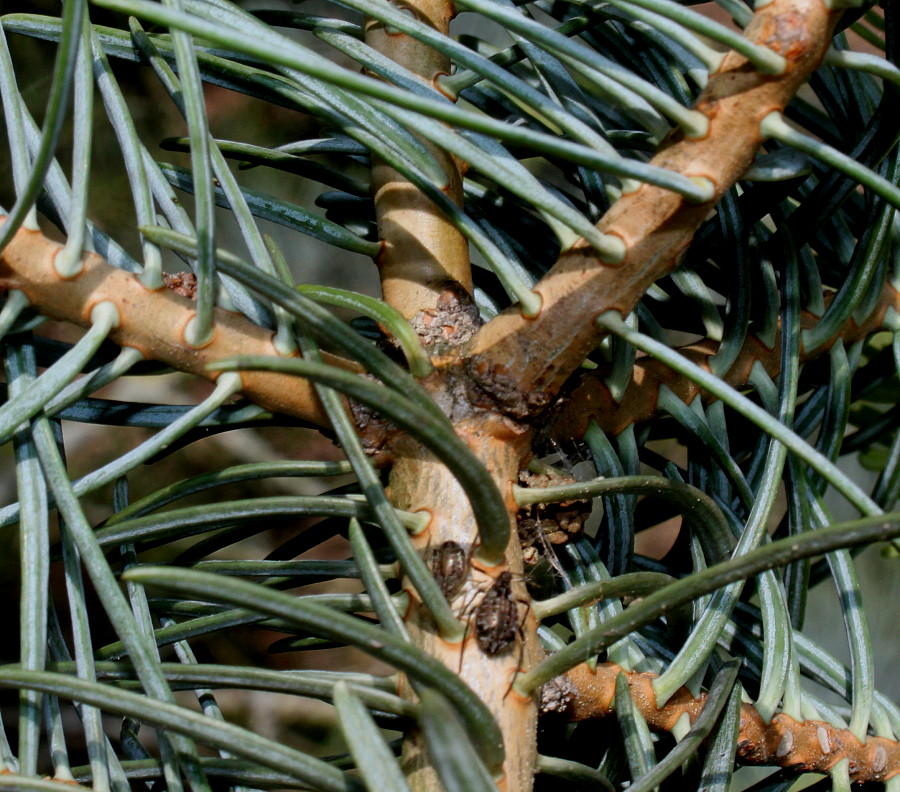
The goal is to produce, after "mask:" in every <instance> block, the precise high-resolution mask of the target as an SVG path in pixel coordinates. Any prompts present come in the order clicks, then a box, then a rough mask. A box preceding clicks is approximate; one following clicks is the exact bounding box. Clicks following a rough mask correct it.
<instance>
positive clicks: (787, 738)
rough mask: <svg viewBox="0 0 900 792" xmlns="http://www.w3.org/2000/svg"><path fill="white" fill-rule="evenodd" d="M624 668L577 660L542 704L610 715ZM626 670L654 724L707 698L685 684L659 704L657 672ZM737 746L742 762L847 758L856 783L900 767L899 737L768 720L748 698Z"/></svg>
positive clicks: (567, 712) (824, 765)
mask: <svg viewBox="0 0 900 792" xmlns="http://www.w3.org/2000/svg"><path fill="white" fill-rule="evenodd" d="M620 672H622V669H621V668H620V667H619V666H617V665H615V664H613V663H602V664H600V665H598V666H597V668H596V670H595V671H592V670H591V669H590V668H589V667H588V666H587V664H582V665H579V666H576V667H575V668H573V669H572V670H570V671H569V672H567V673H566V674H565V676H564V677H563V678H562V679H561V680H554V683H553V684H552V685H548V686H547V687H546V689H545V693H544V697H545V700H544V706H543V709H544V711H545V712H554V713H558V714H560V715H562V716H564V717H565V718H566V719H568V720H570V721H582V720H588V719H590V718H603V717H606V716H607V715H611V714H613V712H614V711H615V708H614V701H615V691H616V677H617V676H618V675H619V673H620ZM624 673H625V676H626V678H627V680H628V686H629V688H630V691H631V698H632V700H633V701H634V703H635V705H636V706H637V708H638V709H639V710H640V712H641V714H642V715H643V716H644V719H645V720H646V721H647V725H648V726H649V727H650V728H651V729H654V730H657V731H671V730H672V729H673V728H674V727H675V724H676V723H677V722H678V721H679V719H681V718H682V716H683V715H685V714H687V716H688V718H690V721H691V723H693V722H694V721H695V720H696V719H697V717H698V716H699V715H700V712H701V711H702V710H703V707H704V704H705V703H706V695H705V694H700V695H699V696H696V697H695V696H692V695H691V694H690V692H689V691H688V690H687V689H686V688H682V689H681V690H680V691H679V692H678V693H676V694H675V695H674V696H672V698H671V699H669V701H668V702H667V703H666V704H665V705H664V706H662V707H657V706H656V696H655V694H654V691H653V679H654V678H655V674H641V673H637V672H634V671H625V672H624ZM560 691H562V693H561V692H560ZM737 746H738V752H737V759H738V761H739V762H740V763H742V764H752V765H774V766H777V767H782V768H785V769H788V770H791V771H795V772H798V773H799V772H813V773H827V772H828V770H829V769H830V768H832V767H834V766H835V765H836V764H837V763H838V762H840V761H841V760H843V759H847V760H848V764H849V773H850V779H851V780H852V781H853V782H854V783H858V784H862V783H866V782H870V781H875V782H884V781H887V780H888V779H889V778H891V777H893V776H895V775H897V773H898V772H900V743H897V742H896V741H894V740H889V739H886V738H884V737H869V738H867V739H866V741H865V742H860V741H859V740H858V739H857V738H856V737H855V736H854V735H853V734H852V733H851V732H850V730H849V729H839V728H837V727H835V726H832V725H831V724H830V723H825V722H822V721H802V722H801V721H796V720H794V719H793V718H791V717H790V716H788V715H785V714H784V713H779V714H777V715H775V716H774V717H773V718H772V720H771V721H770V722H769V723H766V722H765V721H764V720H763V719H762V717H761V716H760V714H759V713H758V712H757V711H756V710H755V709H754V708H753V705H751V704H746V703H745V704H742V705H741V718H740V732H739V736H738V742H737Z"/></svg>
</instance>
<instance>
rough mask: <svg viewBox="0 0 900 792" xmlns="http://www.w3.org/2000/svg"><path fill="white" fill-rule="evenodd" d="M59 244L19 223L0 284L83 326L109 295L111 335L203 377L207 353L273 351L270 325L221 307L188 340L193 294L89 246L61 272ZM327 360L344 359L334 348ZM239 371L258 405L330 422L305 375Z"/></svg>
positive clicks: (0, 256) (1, 256) (208, 375)
mask: <svg viewBox="0 0 900 792" xmlns="http://www.w3.org/2000/svg"><path fill="white" fill-rule="evenodd" d="M0 220H2V218H0ZM61 250H63V247H62V245H59V244H57V243H56V242H53V241H52V240H50V239H48V238H47V237H45V236H44V235H43V234H42V233H40V232H39V231H34V230H30V229H27V228H20V229H19V230H18V231H17V232H16V234H15V236H14V237H13V239H12V241H11V242H10V243H9V245H7V247H6V248H5V249H4V250H3V251H2V253H0V289H2V290H9V291H11V290H18V291H20V292H22V293H24V294H25V296H26V297H27V298H28V301H29V303H30V304H31V305H32V306H34V307H35V308H36V309H37V310H38V311H39V312H40V313H41V314H43V315H44V316H47V317H50V318H51V319H57V320H60V321H64V322H71V323H72V324H75V325H79V326H81V327H89V326H90V323H91V319H90V317H91V309H92V308H93V307H94V306H95V305H97V304H98V303H100V302H104V301H109V302H111V303H113V304H114V305H115V306H116V308H117V309H118V312H119V325H118V327H116V328H115V329H114V330H113V331H112V332H111V333H110V339H111V340H112V341H115V342H116V343H117V344H119V345H121V346H123V347H132V348H134V349H137V350H138V351H139V352H141V354H142V355H144V357H145V358H148V359H151V360H158V361H160V362H161V363H165V364H167V365H169V366H171V367H172V368H174V369H177V370H179V371H184V372H187V373H190V374H195V375H197V376H198V377H203V378H204V379H208V380H215V379H216V377H218V375H219V372H211V371H208V370H207V366H208V365H209V364H210V363H212V362H213V361H216V360H221V359H224V358H229V357H233V356H236V355H273V356H276V355H278V351H277V350H276V349H275V346H274V345H273V343H272V333H271V332H270V331H268V330H265V329H263V328H261V327H258V326H257V325H255V324H253V323H251V322H249V321H248V320H246V319H244V318H243V317H242V316H239V315H238V314H235V313H231V312H230V311H224V310H221V309H217V310H216V313H215V324H214V334H213V337H212V339H211V340H210V341H209V342H208V343H207V344H205V345H203V346H199V347H197V346H192V345H191V344H190V343H189V342H188V341H187V339H186V338H185V329H186V328H187V326H188V323H189V322H190V321H191V320H192V319H193V318H194V316H195V314H196V307H195V304H194V302H193V301H192V300H191V299H189V298H188V297H185V296H182V295H181V294H178V293H176V291H174V290H172V289H166V288H162V289H157V290H150V289H147V288H146V287H145V286H144V285H143V284H142V283H141V282H140V280H138V278H137V277H136V276H134V275H132V274H131V273H129V272H125V271H124V270H121V269H117V268H115V267H113V266H111V265H109V264H107V263H106V262H105V261H104V260H103V259H102V258H100V256H98V255H96V254H95V253H86V254H84V256H83V257H82V262H81V263H82V267H81V270H80V272H78V273H77V274H76V275H74V276H71V277H66V278H63V277H62V276H61V275H60V274H59V273H58V272H57V270H56V267H55V266H54V261H55V258H56V256H57V255H58V254H59V252H60V251H61ZM329 362H331V363H334V364H337V365H341V366H342V367H345V368H346V367H348V366H349V365H350V364H348V363H347V362H346V361H342V360H340V359H338V358H335V357H333V356H329ZM240 376H241V380H242V383H243V388H242V392H243V394H244V395H245V396H246V397H247V398H248V399H251V400H252V401H254V402H255V403H256V404H259V405H260V406H261V407H265V408H266V409H268V410H273V411H275V412H280V413H285V414H287V415H291V416H294V417H296V418H300V419H302V420H304V421H308V422H310V423H313V424H315V425H316V426H321V427H327V426H328V425H329V422H328V419H327V417H326V416H325V413H324V411H323V410H322V408H321V406H320V404H319V400H318V398H317V397H316V395H315V392H314V390H313V388H312V385H311V384H310V383H309V382H308V381H306V380H301V379H298V378H297V377H292V376H288V375H285V374H270V373H267V372H258V371H243V372H241V374H240Z"/></svg>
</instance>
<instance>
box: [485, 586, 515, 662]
mask: <svg viewBox="0 0 900 792" xmlns="http://www.w3.org/2000/svg"><path fill="white" fill-rule="evenodd" d="M511 582H512V574H511V573H510V572H501V573H500V574H499V575H497V579H496V580H495V581H494V585H492V586H491V587H490V588H489V589H488V590H487V593H486V594H485V595H484V597H483V598H482V600H481V602H480V604H479V605H478V609H477V610H476V611H475V637H476V639H477V640H478V646H479V647H481V651H482V652H484V653H485V654H486V655H490V656H491V657H493V656H494V655H498V654H502V653H503V652H505V651H506V650H507V649H509V648H510V647H511V646H512V645H513V643H514V642H515V640H516V633H517V632H519V607H518V602H517V601H516V600H515V599H513V596H512V588H511V586H510V584H511Z"/></svg>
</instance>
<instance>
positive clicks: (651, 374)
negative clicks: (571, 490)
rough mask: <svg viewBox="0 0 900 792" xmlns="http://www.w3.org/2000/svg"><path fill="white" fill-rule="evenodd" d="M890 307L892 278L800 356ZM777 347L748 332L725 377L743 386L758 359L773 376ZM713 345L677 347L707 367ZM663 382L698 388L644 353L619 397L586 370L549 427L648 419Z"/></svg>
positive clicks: (870, 322) (849, 334)
mask: <svg viewBox="0 0 900 792" xmlns="http://www.w3.org/2000/svg"><path fill="white" fill-rule="evenodd" d="M891 309H893V311H894V312H896V313H898V314H900V292H898V291H897V289H896V288H895V287H894V286H893V285H892V284H890V283H886V284H885V286H884V288H883V290H882V292H881V296H880V298H879V299H878V302H877V303H876V304H875V306H874V308H873V309H872V312H871V313H870V314H869V316H868V317H867V318H866V319H865V320H864V321H860V322H857V321H856V320H854V319H851V320H850V321H849V322H847V324H846V325H845V326H844V327H842V328H841V330H840V331H839V332H838V333H836V334H835V335H834V337H833V338H832V339H831V341H830V342H829V343H827V344H822V345H820V346H819V347H817V348H816V349H815V350H813V351H812V353H807V352H806V351H805V350H803V349H802V348H801V360H802V361H803V362H806V361H808V360H811V359H814V358H815V357H817V356H819V355H821V354H824V353H825V352H827V351H828V349H829V348H830V347H831V346H832V345H833V344H834V343H835V341H837V340H838V339H841V340H843V341H844V343H853V342H855V341H859V340H860V339H863V338H865V337H866V336H868V335H869V334H870V333H873V332H875V331H877V330H879V329H880V328H881V327H882V326H883V324H884V321H885V316H886V314H887V313H888V312H889V311H890V310H891ZM816 321H817V320H816V317H814V316H812V315H811V314H808V313H805V314H803V316H802V319H801V324H802V326H803V327H804V329H805V328H809V327H812V326H814V325H815V323H816ZM779 349H780V345H779V341H778V337H777V336H776V338H775V340H774V342H773V344H772V346H767V345H766V344H764V343H763V342H762V341H760V340H759V339H758V338H755V337H753V336H749V337H748V338H747V339H746V341H745V343H744V346H743V347H742V348H741V351H740V353H739V354H738V356H737V357H736V358H735V361H734V364H733V365H732V366H731V368H730V369H729V371H728V372H727V374H725V376H724V380H725V381H726V382H727V383H728V384H729V385H732V386H733V387H736V388H742V387H744V386H746V385H747V384H748V383H749V381H750V373H751V371H752V369H753V367H754V365H756V364H757V363H760V364H761V365H762V366H763V368H764V369H765V371H766V373H768V375H769V376H770V377H775V376H777V374H778V372H779V371H780V369H781V360H780V357H779ZM717 350H718V344H717V343H716V342H715V341H710V340H704V341H699V342H697V343H695V344H691V345H690V346H687V347H683V348H682V349H681V350H680V352H681V354H683V355H684V356H685V357H687V358H688V359H689V360H691V361H692V362H694V363H697V364H699V365H701V366H703V367H704V368H708V365H709V360H710V359H711V358H712V356H713V355H715V354H716V352H717ZM663 386H665V387H667V388H669V390H671V391H672V393H674V394H675V395H676V396H677V397H678V398H679V399H681V400H682V401H683V402H685V403H686V404H690V403H691V402H692V401H693V400H694V398H695V397H696V396H697V395H698V394H700V393H701V388H700V386H699V385H697V384H696V383H694V382H692V381H691V380H689V379H687V378H686V377H683V376H681V375H680V374H678V373H677V372H675V371H673V370H672V369H670V368H669V367H668V366H666V365H665V364H664V363H661V362H660V361H658V360H655V359H654V358H649V357H647V358H641V359H639V360H638V361H637V362H636V363H635V365H634V371H633V373H632V377H631V382H630V383H629V385H628V387H627V388H626V390H625V392H624V394H623V395H622V398H621V399H619V400H618V401H616V400H615V399H614V398H613V395H612V393H611V392H610V390H609V388H607V387H606V385H605V384H604V375H603V372H602V371H591V372H586V373H584V374H582V375H581V376H580V377H579V379H578V380H577V382H576V383H575V384H574V385H573V387H572V390H571V391H570V392H569V394H568V401H567V403H566V405H565V407H564V408H563V409H561V410H559V411H558V412H557V413H555V414H554V415H553V416H552V417H551V420H552V423H551V424H550V425H549V427H548V432H549V434H550V436H552V437H581V436H583V435H584V432H585V430H586V429H587V426H588V423H589V422H590V421H591V420H594V421H596V422H597V425H598V426H599V427H600V428H601V429H602V430H603V431H604V432H606V434H608V435H616V434H618V433H619V432H621V431H622V430H623V429H625V428H626V427H628V426H630V425H631V424H634V423H639V422H641V421H646V420H649V419H650V418H652V417H653V416H654V415H655V414H656V408H657V401H658V398H659V392H660V388H662V387H663Z"/></svg>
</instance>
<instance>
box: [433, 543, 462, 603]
mask: <svg viewBox="0 0 900 792" xmlns="http://www.w3.org/2000/svg"><path fill="white" fill-rule="evenodd" d="M431 574H432V575H434V579H435V580H436V581H437V583H438V586H439V587H440V589H441V591H442V592H443V594H444V596H445V597H446V598H447V599H448V600H452V599H453V598H454V597H455V596H456V595H457V594H458V593H459V589H460V588H461V587H462V584H463V583H464V582H465V580H466V576H467V575H468V574H469V554H468V553H467V552H466V551H465V549H464V548H463V546H462V545H461V544H459V543H458V542H453V541H447V542H444V543H443V544H441V545H440V546H438V547H436V548H434V550H432V551H431Z"/></svg>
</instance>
